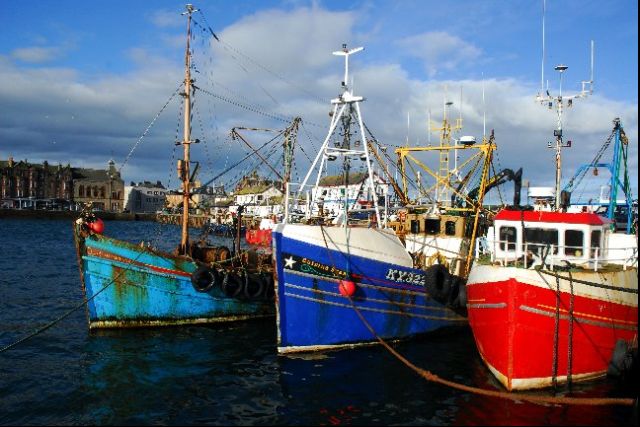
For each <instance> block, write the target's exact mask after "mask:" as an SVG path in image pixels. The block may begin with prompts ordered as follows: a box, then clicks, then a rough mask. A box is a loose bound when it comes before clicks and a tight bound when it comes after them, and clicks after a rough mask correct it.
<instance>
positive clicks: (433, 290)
mask: <svg viewBox="0 0 640 427" xmlns="http://www.w3.org/2000/svg"><path fill="white" fill-rule="evenodd" d="M425 276H426V277H425V285H426V288H427V291H428V292H429V294H430V295H431V297H432V298H433V299H435V300H436V301H438V302H441V303H444V304H446V303H447V300H448V298H449V291H450V289H451V274H449V270H447V267H445V266H444V265H442V264H434V265H432V266H431V267H429V268H428V269H427V270H425Z"/></svg>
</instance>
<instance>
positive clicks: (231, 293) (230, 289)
mask: <svg viewBox="0 0 640 427" xmlns="http://www.w3.org/2000/svg"><path fill="white" fill-rule="evenodd" d="M242 282H243V278H242V277H240V276H238V275H237V274H235V273H226V274H225V276H224V279H222V285H221V287H222V292H224V294H225V295H226V296H228V297H229V298H236V297H237V296H238V295H240V293H241V292H242V290H243V288H244V286H243V283H242Z"/></svg>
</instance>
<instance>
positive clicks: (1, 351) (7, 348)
mask: <svg viewBox="0 0 640 427" xmlns="http://www.w3.org/2000/svg"><path fill="white" fill-rule="evenodd" d="M74 226H75V225H74ZM74 234H75V231H74ZM74 237H75V236H74ZM140 255H142V252H141V253H140V254H138V256H137V257H136V258H135V259H133V260H131V261H130V262H129V264H132V263H133V262H134V261H136V260H137V259H138V258H139V257H140ZM78 263H80V259H79V257H78ZM124 272H125V270H120V272H119V273H118V275H117V276H116V277H114V278H113V279H111V281H110V282H109V283H107V284H106V285H105V286H104V287H103V288H102V289H100V290H99V291H98V292H96V293H95V294H93V296H91V298H89V299H86V300H84V301H82V302H81V303H80V304H78V305H76V306H75V307H73V308H71V309H70V310H69V311H67V312H66V313H64V314H63V315H62V316H60V317H58V318H56V319H54V320H52V321H51V322H49V323H47V324H46V325H44V326H43V327H41V328H39V329H36V330H35V331H33V332H32V333H30V334H28V335H27V336H25V337H22V338H20V339H19V340H17V341H15V342H13V343H11V344H9V345H6V346H4V347H2V348H0V353H3V352H5V351H7V350H9V349H11V348H13V347H15V346H17V345H18V344H21V343H23V342H25V341H27V340H28V339H30V338H33V337H35V336H36V335H39V334H41V333H42V332H44V331H46V330H47V329H49V328H51V327H52V326H54V325H55V324H57V323H59V322H61V321H62V320H64V319H65V318H67V317H69V315H71V313H73V312H74V311H76V310H78V309H80V308H81V307H84V306H85V305H87V304H88V303H89V301H91V300H93V299H94V298H95V297H97V296H98V295H100V294H101V293H102V292H103V291H104V290H105V289H107V288H108V287H109V286H111V285H112V284H113V283H114V282H115V281H116V280H118V279H119V278H120V276H121V275H122V274H123V273H124Z"/></svg>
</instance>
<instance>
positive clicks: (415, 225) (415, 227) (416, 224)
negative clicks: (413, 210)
mask: <svg viewBox="0 0 640 427" xmlns="http://www.w3.org/2000/svg"><path fill="white" fill-rule="evenodd" d="M411 232H412V233H413V234H418V233H420V221H418V220H417V219H412V220H411Z"/></svg>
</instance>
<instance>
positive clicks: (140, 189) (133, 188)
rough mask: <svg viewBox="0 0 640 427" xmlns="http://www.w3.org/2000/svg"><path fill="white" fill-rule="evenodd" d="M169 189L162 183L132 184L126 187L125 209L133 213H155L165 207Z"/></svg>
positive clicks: (145, 182)
mask: <svg viewBox="0 0 640 427" xmlns="http://www.w3.org/2000/svg"><path fill="white" fill-rule="evenodd" d="M167 193H168V191H167V189H166V188H165V187H164V186H163V185H162V183H161V182H160V181H157V182H155V183H153V182H150V181H144V182H138V183H137V184H136V183H134V182H131V185H127V186H125V187H124V207H125V210H127V211H129V212H132V213H141V212H146V213H153V212H157V211H159V210H161V209H162V208H164V206H165V201H166V196H167Z"/></svg>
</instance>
